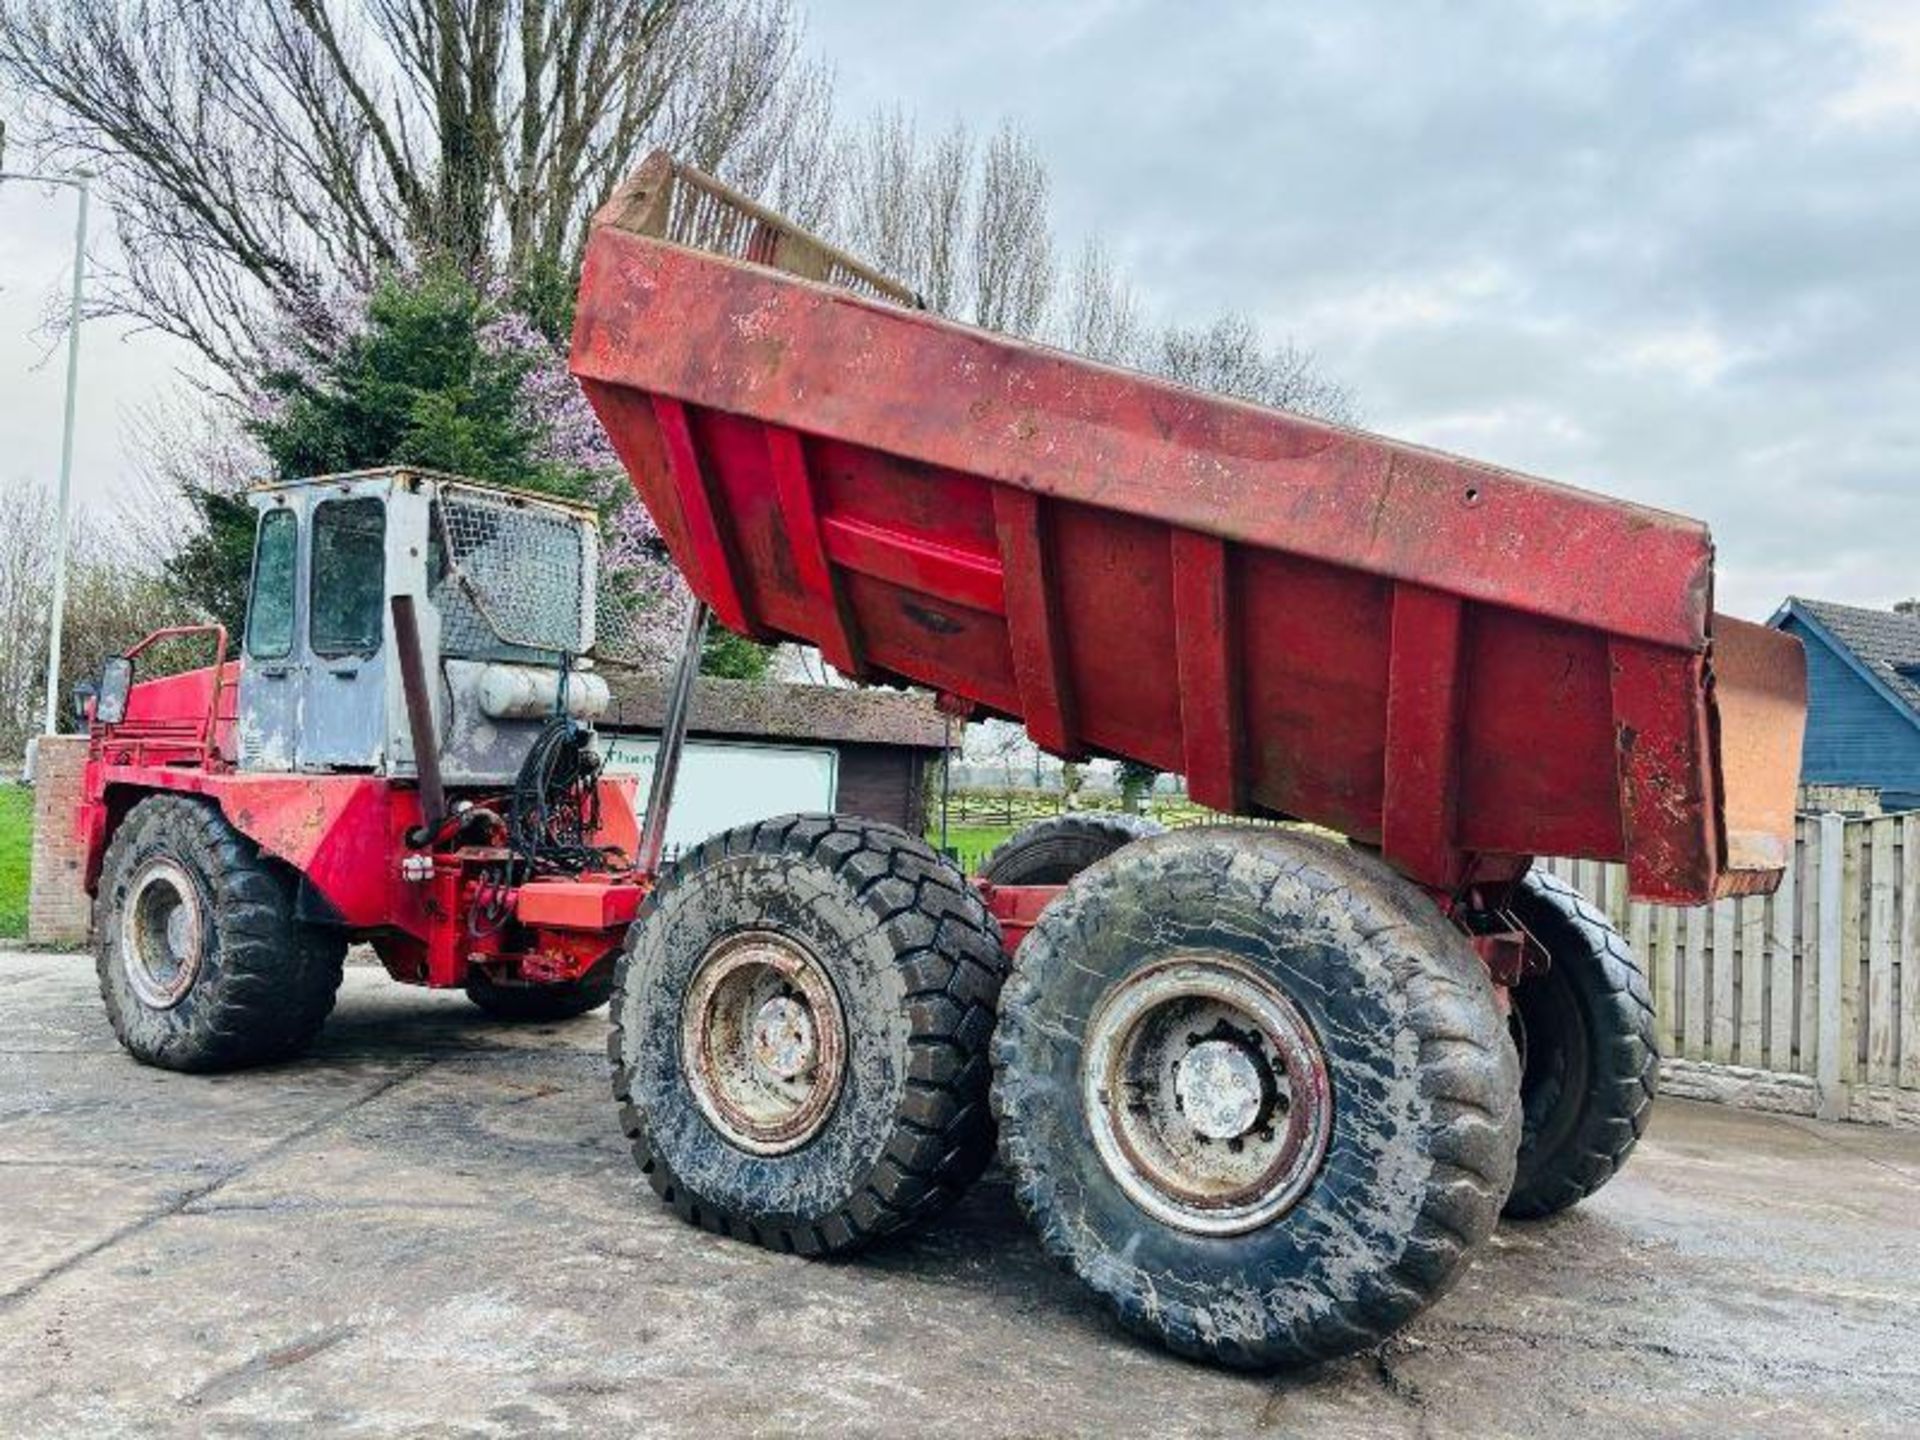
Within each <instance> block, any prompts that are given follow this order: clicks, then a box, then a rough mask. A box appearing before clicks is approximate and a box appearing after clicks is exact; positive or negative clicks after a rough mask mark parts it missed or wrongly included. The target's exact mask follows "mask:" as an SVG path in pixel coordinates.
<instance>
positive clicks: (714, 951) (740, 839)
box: [609, 815, 1006, 1255]
mask: <svg viewBox="0 0 1920 1440" xmlns="http://www.w3.org/2000/svg"><path fill="white" fill-rule="evenodd" d="M1005 970H1006V960H1005V957H1004V955H1003V953H1002V951H1001V948H1000V937H999V934H998V931H997V930H996V928H995V926H994V923H993V920H992V918H991V917H990V916H989V915H988V914H987V911H986V907H985V906H984V905H982V904H981V902H980V898H979V896H978V895H977V894H975V893H974V890H973V888H972V887H971V886H970V885H968V884H967V882H966V881H965V879H964V878H963V877H962V876H961V875H960V874H959V872H958V871H956V870H955V869H954V868H953V867H952V866H951V865H949V864H947V863H946V862H945V861H943V860H941V859H940V858H939V857H938V856H936V855H935V854H934V853H933V851H932V850H930V849H929V848H928V847H927V846H926V844H925V843H924V842H922V841H920V840H916V839H914V838H912V837H911V836H908V835H906V834H904V833H902V832H901V831H899V830H896V829H894V828H893V827H891V826H887V825H877V824H869V823H866V822H863V821H858V820H853V819H848V818H841V817H835V816H826V815H789V816H785V817H782V818H780V819H776V820H767V821H763V822H761V823H760V824H758V825H747V826H742V827H741V828H739V829H737V830H732V831H729V832H727V833H726V834H724V835H717V836H714V837H713V838H712V839H710V840H707V841H705V842H704V843H702V844H701V845H700V846H699V847H698V848H697V849H696V850H694V851H693V852H692V853H691V854H690V855H687V856H685V857H683V858H682V859H680V860H679V861H677V862H676V863H675V864H674V865H673V866H672V867H671V868H670V869H669V870H668V871H667V872H666V873H665V874H664V875H662V876H661V879H660V883H659V884H658V885H657V886H656V887H655V889H654V891H653V893H652V894H651V895H650V896H648V898H647V901H646V904H645V906H644V907H643V908H642V910H641V912H640V915H639V917H638V918H637V919H636V921H635V922H634V925H633V928H632V929H631V930H630V931H629V932H628V939H627V949H626V953H625V955H624V956H623V957H622V958H621V961H620V969H619V976H618V979H617V981H616V984H615V989H614V998H613V1022H614V1023H613V1034H612V1038H611V1040H610V1042H609V1050H610V1053H611V1054H612V1057H613V1061H614V1076H613V1089H614V1096H615V1098H616V1099H617V1100H618V1101H619V1102H620V1120H621V1126H622V1128H623V1129H624V1130H625V1131H626V1134H627V1136H628V1138H629V1139H630V1140H631V1141H632V1143H633V1156H634V1160H635V1162H636V1163H637V1164H638V1165H639V1166H640V1169H641V1171H642V1172H643V1173H644V1174H645V1175H646V1177H647V1179H648V1181H649V1182H650V1183H651V1184H652V1186H653V1188H654V1190H655V1191H656V1192H657V1193H658V1194H659V1195H660V1197H661V1198H662V1199H663V1200H665V1201H666V1202H667V1203H668V1204H669V1205H671V1206H672V1207H673V1208H674V1210H675V1211H676V1212H677V1213H678V1214H679V1215H680V1216H681V1217H682V1218H683V1219H685V1220H687V1221H689V1222H691V1223H693V1224H696V1225H700V1226H703V1227H705V1228H707V1229H709V1230H715V1231H718V1232H720V1233H722V1234H726V1235H733V1236H736V1237H738V1238H741V1239H745V1240H751V1241H753V1242H754V1243H756V1244H760V1245H765V1246H767V1247H769V1248H771V1249H777V1250H789V1251H798V1252H800V1253H803V1254H809V1255H818V1254H826V1253H830V1252H838V1251H845V1250H851V1249H854V1248H856V1247H858V1246H860V1245H862V1244H865V1243H866V1242H868V1241H870V1240H872V1239H874V1238H875V1237H877V1236H880V1235H884V1234H886V1233H888V1232H890V1231H894V1230H898V1229H901V1228H902V1227H904V1226H907V1225H910V1224H913V1223H917V1222H919V1221H921V1220H923V1219H925V1218H926V1217H928V1216H929V1215H931V1214H933V1213H934V1212H935V1211H937V1210H939V1209H941V1208H942V1207H943V1206H945V1205H946V1204H947V1203H948V1202H949V1201H951V1200H952V1199H953V1198H954V1197H955V1196H957V1195H959V1194H960V1193H961V1192H962V1191H963V1190H965V1189H966V1188H967V1186H968V1185H970V1184H971V1183H972V1182H973V1181H974V1180H975V1179H976V1178H977V1177H978V1176H979V1174H980V1171H981V1170H982V1169H983V1168H984V1167H985V1165H986V1162H987V1160H988V1159H989V1157H990V1156H991V1154H992V1150H993V1127H992V1119H991V1116H990V1114H989V1112H988V1104H987V1085H988V1077H989V1060H988V1056H987V1042H988V1039H989V1037H990V1035H991V1033H992V1030H993V1015H994V1005H995V1002H996V1000H997V998H998V996H999V993H1000V984H1001V980H1002V978H1003V977H1004V974H1005Z"/></svg>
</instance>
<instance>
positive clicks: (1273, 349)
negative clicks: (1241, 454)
mask: <svg viewBox="0 0 1920 1440" xmlns="http://www.w3.org/2000/svg"><path fill="white" fill-rule="evenodd" d="M1145 363H1146V368H1148V369H1150V370H1152V371H1153V372H1154V373H1156V374H1158V375H1162V376H1164V377H1165V378H1167V379H1169V380H1173V381H1177V382H1178V383H1180V384H1182V385H1191V386H1193V387H1194V388H1195V389H1196V390H1211V391H1214V392H1216V393H1218V394H1221V395H1232V396H1236V397H1238V398H1239V399H1242V400H1251V401H1253V402H1254V404H1256V405H1271V406H1274V407H1275V408H1277V409H1281V410H1293V411H1297V412H1299V413H1300V414H1303V415H1315V416H1318V417H1319V418H1320V419H1322V420H1331V421H1333V422H1334V423H1336V424H1351V423H1353V420H1354V404H1353V398H1352V396H1351V395H1350V394H1349V393H1348V391H1347V390H1346V388H1345V387H1344V386H1342V385H1340V384H1339V383H1338V382H1336V381H1333V380H1330V379H1328V378H1327V377H1326V376H1325V375H1322V374H1321V373H1320V371H1319V370H1318V369H1317V368H1316V365H1315V362H1314V358H1313V353H1312V352H1311V351H1309V350H1303V349H1301V348H1300V347H1299V346H1297V345H1295V344H1293V343H1292V342H1291V341H1283V342H1281V343H1280V344H1278V345H1273V346H1269V345H1267V344H1266V343H1265V342H1264V341H1263V340H1262V339H1261V336H1260V331H1259V328H1258V327H1257V326H1256V325H1255V324H1254V323H1253V321H1251V320H1249V319H1248V318H1247V317H1246V316H1244V315H1234V314H1229V315H1222V316H1221V317H1220V318H1219V319H1217V320H1215V321H1214V322H1213V323H1212V324H1211V325H1206V326H1202V327H1194V328H1187V327H1183V326H1179V325H1172V326H1169V327H1168V328H1167V329H1166V330H1164V331H1163V332H1161V334H1160V336H1159V338H1158V342H1157V344H1156V346H1155V347H1154V349H1153V350H1152V351H1151V352H1150V353H1149V354H1148V355H1147V357H1146V362H1145Z"/></svg>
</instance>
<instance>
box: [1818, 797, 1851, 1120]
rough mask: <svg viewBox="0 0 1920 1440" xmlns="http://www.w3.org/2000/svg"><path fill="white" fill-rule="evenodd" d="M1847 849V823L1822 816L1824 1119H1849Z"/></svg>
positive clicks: (1821, 1060) (1831, 814)
mask: <svg viewBox="0 0 1920 1440" xmlns="http://www.w3.org/2000/svg"><path fill="white" fill-rule="evenodd" d="M1846 848H1847V847H1846V821H1845V820H1844V819H1842V818H1841V817H1840V816H1839V815H1838V814H1837V813H1835V812H1834V811H1831V810H1829V811H1827V813H1826V814H1824V815H1822V816H1821V817H1820V936H1819V967H1820V982H1819V992H1818V993H1819V1010H1820V1045H1819V1051H1818V1059H1819V1075H1818V1079H1819V1082H1820V1105H1819V1109H1818V1111H1817V1112H1816V1113H1817V1114H1818V1115H1819V1117H1820V1118H1821V1119H1822V1120H1844V1119H1846V1118H1847V1095H1846V1093H1845V1092H1844V1091H1843V1090H1842V1089H1841V1088H1840V1058H1841V1046H1842V1044H1843V1043H1846V1042H1845V1041H1843V1039H1842V1037H1841V1033H1840V1032H1841V1026H1840V1016H1841V1009H1840V931H1841V912H1842V909H1843V907H1844V906H1845V904H1846V900H1845V898H1844V897H1843V895H1842V893H1841V872H1842V870H1843V868H1844V867H1845V865H1846Z"/></svg>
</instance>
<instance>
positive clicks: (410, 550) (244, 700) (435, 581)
mask: <svg viewBox="0 0 1920 1440" xmlns="http://www.w3.org/2000/svg"><path fill="white" fill-rule="evenodd" d="M248 499H249V500H250V502H251V503H252V505H253V507H254V508H255V510H257V511H258V512H259V516H260V519H259V526H258V529H257V531H256V532H255V540H254V558H253V575H252V582H251V588H250V590H249V594H248V603H247V623H246V633H245V636H244V638H243V641H242V645H241V667H240V690H239V713H238V723H237V726H236V729H237V735H238V752H239V753H238V762H239V768H240V769H242V770H246V771H256V772H289V773H293V772H298V773H314V772H339V771H357V772H362V773H366V774H373V775H388V776H407V775H413V774H415V773H416V769H415V765H414V756H413V743H412V740H411V731H410V729H409V724H408V716H407V709H406V690H405V685H404V682H403V678H402V675H403V671H402V660H401V656H400V654H399V645H398V643H397V642H396V637H395V630H394V616H393V601H394V599H395V598H396V597H399V596H412V597H413V599H414V608H415V612H416V614H417V616H418V628H419V633H420V649H421V658H422V660H423V662H424V666H423V668H424V671H425V673H426V676H427V679H428V685H427V690H428V693H429V700H430V703H431V706H432V710H433V734H434V735H435V736H436V737H437V738H438V742H439V751H440V773H441V776H442V777H443V779H444V780H445V782H446V783H447V784H449V785H498V784H503V783H506V782H508V781H511V780H512V779H513V777H514V776H515V774H516V773H518V771H519V768H520V764H521V762H522V761H523V760H524V759H525V757H526V754H527V751H528V749H529V747H530V746H531V745H532V744H533V741H534V738H535V737H536V736H537V735H538V734H539V732H540V729H541V727H542V725H543V724H544V723H545V722H546V720H547V719H549V718H550V717H551V716H552V715H554V714H555V713H557V712H558V711H559V710H560V709H561V708H562V706H563V696H564V709H565V710H566V712H567V713H568V714H571V715H572V716H574V717H575V718H576V719H581V720H593V719H596V718H598V717H599V716H600V715H602V714H604V713H605V711H606V708H607V702H608V691H607V684H606V681H605V680H604V679H602V678H601V677H600V676H599V675H598V674H597V673H595V672H594V670H593V669H592V668H591V664H592V662H591V661H590V660H588V659H587V658H585V657H586V656H587V655H589V653H590V652H592V651H593V649H594V641H595V634H594V631H595V619H596V617H595V583H594V581H595V576H596V575H597V574H598V573H599V532H598V527H597V525H596V522H595V517H594V513H593V511H592V510H591V509H589V508H587V507H584V506H578V505H573V504H569V503H567V502H565V501H562V500H557V499H554V498H552V497H549V496H544V495H540V496H536V495H530V494H527V493H525V492H522V491H514V490H507V489H502V488H499V487H496V486H488V485H481V484H478V483H476V482H473V481H469V480H462V479H459V478H457V477H455V476H450V475H440V474H435V473H433V472H429V471H419V470H373V471H363V472H358V473H354V474H347V475H331V476H325V477H322V478H319V479H314V480H300V481H295V482H292V483H290V484H276V485H263V486H259V487H256V488H255V489H253V490H251V491H249V492H248Z"/></svg>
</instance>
